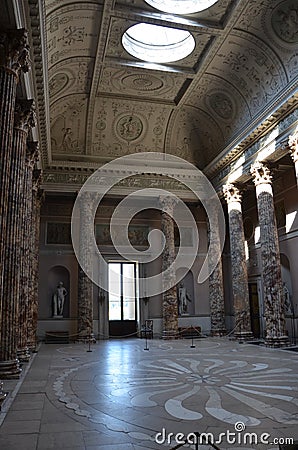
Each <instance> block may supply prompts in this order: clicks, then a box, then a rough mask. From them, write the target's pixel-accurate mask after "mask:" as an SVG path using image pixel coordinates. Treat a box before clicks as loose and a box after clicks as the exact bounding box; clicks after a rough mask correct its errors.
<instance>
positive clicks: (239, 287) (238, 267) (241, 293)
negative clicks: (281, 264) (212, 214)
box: [224, 184, 253, 341]
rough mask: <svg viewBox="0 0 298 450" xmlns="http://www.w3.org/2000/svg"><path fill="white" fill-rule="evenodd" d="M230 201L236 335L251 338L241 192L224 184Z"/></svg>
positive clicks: (239, 337)
mask: <svg viewBox="0 0 298 450" xmlns="http://www.w3.org/2000/svg"><path fill="white" fill-rule="evenodd" d="M224 194H225V198H226V201H227V203H228V214H229V232H230V249H231V266H232V267H231V268H232V292H233V307H234V314H235V326H236V328H235V337H236V338H237V339H239V340H240V341H242V340H245V339H251V338H252V337H253V335H252V331H251V320H250V306H249V291H248V275H247V266H246V257H245V245H244V242H245V238H244V230H243V220H242V209H241V194H240V191H239V189H238V188H237V187H236V186H235V185H232V184H228V185H225V186H224Z"/></svg>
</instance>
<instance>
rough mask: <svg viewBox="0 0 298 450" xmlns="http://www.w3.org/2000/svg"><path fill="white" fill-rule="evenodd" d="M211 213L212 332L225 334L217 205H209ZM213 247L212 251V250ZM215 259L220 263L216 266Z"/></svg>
mask: <svg viewBox="0 0 298 450" xmlns="http://www.w3.org/2000/svg"><path fill="white" fill-rule="evenodd" d="M209 210H210V214H212V215H213V221H212V223H213V224H215V226H214V229H213V230H212V237H213V238H212V241H211V240H210V235H211V234H210V222H209V220H207V232H208V237H209V254H210V257H209V261H208V262H209V266H210V271H211V273H210V276H209V301H210V319H211V334H212V336H223V335H224V334H226V325H225V304H224V285H223V273H222V260H221V247H220V236H219V228H218V226H217V225H216V223H217V217H218V215H217V211H216V207H215V206H214V207H212V206H210V207H209ZM210 247H211V251H210ZM214 259H215V260H216V261H218V263H217V264H216V266H215V269H214V270H213V267H214Z"/></svg>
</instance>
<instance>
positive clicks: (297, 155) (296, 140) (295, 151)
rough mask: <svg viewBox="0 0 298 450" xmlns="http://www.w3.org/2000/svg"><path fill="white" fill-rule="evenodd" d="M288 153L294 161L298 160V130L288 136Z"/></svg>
mask: <svg viewBox="0 0 298 450" xmlns="http://www.w3.org/2000/svg"><path fill="white" fill-rule="evenodd" d="M288 143H289V147H290V155H291V156H292V159H293V161H294V162H296V161H298V131H295V133H294V134H292V135H291V136H289V141H288Z"/></svg>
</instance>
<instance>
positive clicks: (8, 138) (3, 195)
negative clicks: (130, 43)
mask: <svg viewBox="0 0 298 450" xmlns="http://www.w3.org/2000/svg"><path fill="white" fill-rule="evenodd" d="M28 56H29V47H28V45H27V33H26V32H25V30H22V29H20V30H15V31H13V32H4V31H0V143H1V144H0V145H1V148H0V316H1V317H2V315H3V314H6V312H7V311H6V310H5V308H6V306H5V305H3V304H2V302H3V301H4V302H5V301H6V300H5V299H4V300H3V289H2V288H3V276H4V274H3V264H4V261H5V252H4V247H5V242H6V229H7V209H8V192H9V189H8V187H9V181H10V166H11V161H12V136H13V124H14V108H15V99H16V89H17V84H18V81H19V75H20V73H21V72H22V71H24V72H27V71H28V69H29V64H28V61H29V58H28ZM0 345H1V344H0ZM6 358H7V354H6V352H4V353H2V352H1V350H0V362H1V361H2V360H3V359H4V360H5V359H6ZM0 370H1V369H0Z"/></svg>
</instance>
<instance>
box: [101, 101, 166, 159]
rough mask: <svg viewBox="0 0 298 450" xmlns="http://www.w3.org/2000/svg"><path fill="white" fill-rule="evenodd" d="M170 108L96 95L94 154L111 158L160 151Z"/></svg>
mask: <svg viewBox="0 0 298 450" xmlns="http://www.w3.org/2000/svg"><path fill="white" fill-rule="evenodd" d="M170 111H171V108H170V107H166V106H160V105H156V104H150V103H140V102H130V103H127V102H126V101H124V100H123V101H122V100H116V99H115V100H111V99H108V98H98V99H97V102H96V105H95V111H94V122H93V138H92V142H93V146H92V153H93V155H98V156H101V155H106V156H107V157H108V158H114V157H118V156H122V155H126V154H130V153H136V152H152V151H156V152H162V151H163V143H164V135H165V129H166V124H167V121H168V117H169V114H170Z"/></svg>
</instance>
